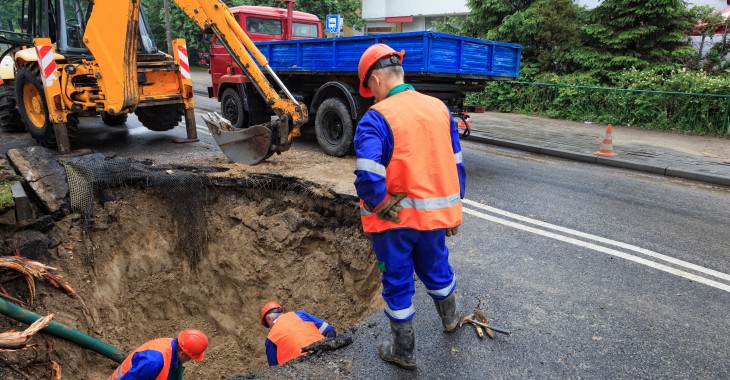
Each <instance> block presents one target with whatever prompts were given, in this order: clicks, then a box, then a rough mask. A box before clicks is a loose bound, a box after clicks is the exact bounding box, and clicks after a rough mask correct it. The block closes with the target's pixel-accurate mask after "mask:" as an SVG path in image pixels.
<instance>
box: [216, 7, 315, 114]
mask: <svg viewBox="0 0 730 380" xmlns="http://www.w3.org/2000/svg"><path fill="white" fill-rule="evenodd" d="M289 5H290V6H291V3H289ZM231 12H232V13H233V16H234V17H235V18H236V19H237V20H238V22H239V24H240V25H241V28H243V30H244V31H245V32H246V34H248V36H249V38H251V40H252V41H254V42H259V41H274V40H292V39H293V40H297V39H307V38H322V22H321V21H320V20H319V18H317V16H315V15H313V14H311V13H304V12H299V11H293V10H291V9H284V8H273V7H259V6H250V5H242V6H238V7H232V8H231ZM287 14H291V15H292V17H291V24H289V22H288V21H289V20H288V18H287ZM290 28H291V29H290ZM210 74H211V76H212V82H213V88H212V89H211V90H212V91H209V95H210V96H211V97H215V98H218V99H219V100H221V101H222V100H223V99H222V98H221V97H222V95H223V92H224V91H225V90H226V89H227V88H231V87H235V86H232V85H233V84H236V83H247V82H249V81H248V79H247V78H246V76H245V75H244V74H243V73H242V72H241V69H240V68H239V67H238V66H237V65H236V64H235V62H233V59H232V58H231V56H230V54H228V51H226V48H225V47H224V46H223V45H222V44H220V43H218V41H217V40H216V37H215V36H213V41H212V45H211V48H210ZM223 106H224V107H225V105H223Z"/></svg>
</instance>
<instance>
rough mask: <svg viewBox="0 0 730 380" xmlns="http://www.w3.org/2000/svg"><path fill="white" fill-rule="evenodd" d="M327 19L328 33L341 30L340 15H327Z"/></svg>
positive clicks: (326, 28)
mask: <svg viewBox="0 0 730 380" xmlns="http://www.w3.org/2000/svg"><path fill="white" fill-rule="evenodd" d="M325 21H326V23H325V31H326V32H327V33H337V32H339V31H340V15H327V18H326V20H325Z"/></svg>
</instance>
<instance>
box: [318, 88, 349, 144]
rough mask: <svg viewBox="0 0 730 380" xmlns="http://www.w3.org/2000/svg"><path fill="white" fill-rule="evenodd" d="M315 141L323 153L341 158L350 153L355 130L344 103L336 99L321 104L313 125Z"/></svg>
mask: <svg viewBox="0 0 730 380" xmlns="http://www.w3.org/2000/svg"><path fill="white" fill-rule="evenodd" d="M314 129H315V131H316V133H317V141H318V142H319V146H321V147H322V150H324V152H325V153H327V154H329V155H330V156H335V157H342V156H344V155H345V154H347V152H349V151H350V148H351V147H352V139H353V136H354V134H355V128H354V126H353V125H352V117H350V111H349V110H348V109H347V106H346V105H345V103H343V102H342V100H340V99H337V98H330V99H327V100H325V101H324V102H322V104H321V105H320V106H319V108H317V119H316V121H315V124H314Z"/></svg>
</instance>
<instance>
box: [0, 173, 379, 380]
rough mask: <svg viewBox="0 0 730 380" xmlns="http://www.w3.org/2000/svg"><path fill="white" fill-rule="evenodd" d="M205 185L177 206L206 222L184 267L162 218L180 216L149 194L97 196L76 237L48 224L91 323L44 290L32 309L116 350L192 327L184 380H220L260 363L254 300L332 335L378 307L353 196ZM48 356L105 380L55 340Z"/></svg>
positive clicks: (84, 355)
mask: <svg viewBox="0 0 730 380" xmlns="http://www.w3.org/2000/svg"><path fill="white" fill-rule="evenodd" d="M212 183H214V184H215V185H216V186H209V187H208V191H207V197H206V198H207V201H206V203H205V204H189V205H187V207H189V208H194V207H203V208H204V209H205V214H206V215H205V217H206V218H205V219H206V224H205V225H204V226H201V228H204V229H205V233H206V234H207V246H206V252H205V253H204V254H203V255H202V257H201V258H200V259H199V260H200V261H199V262H197V264H196V265H191V263H190V261H189V258H188V257H185V256H184V255H181V254H180V253H179V250H176V242H177V241H178V235H179V234H180V232H182V231H181V230H180V229H179V228H178V225H177V223H176V220H178V219H177V218H176V217H175V215H172V210H175V211H176V212H180V208H179V207H171V205H170V204H169V202H168V201H166V198H165V197H162V196H161V195H160V194H159V192H158V191H157V190H155V189H149V188H145V189H134V188H118V189H112V190H108V191H106V192H105V195H104V200H105V203H104V204H100V203H97V204H96V205H95V208H94V223H93V228H92V230H91V233H88V234H87V233H85V232H84V230H83V223H82V218H81V217H80V216H79V215H77V214H73V215H69V216H66V217H65V218H63V219H62V220H59V221H57V223H56V225H55V227H54V231H61V232H62V239H61V240H62V241H61V242H60V244H58V245H57V246H55V248H53V249H52V250H51V256H52V262H51V263H50V264H52V265H54V266H56V267H57V268H58V269H59V271H60V272H61V273H63V274H65V275H66V279H68V280H69V281H70V282H71V283H72V284H73V285H74V286H75V288H76V290H77V292H78V293H79V294H80V295H81V296H82V297H83V298H84V299H85V301H86V304H87V306H88V307H89V309H91V312H92V314H93V316H94V318H95V320H96V326H95V327H93V328H91V329H89V327H88V326H87V325H86V323H85V319H84V317H83V313H82V310H81V308H80V306H79V305H78V304H77V303H75V302H74V301H73V300H70V299H69V298H67V297H66V296H64V295H63V294H61V293H59V292H57V291H55V290H53V289H51V288H50V287H48V286H45V287H43V286H42V287H41V288H40V295H39V298H38V307H37V308H36V309H35V311H36V312H37V313H40V314H43V313H45V312H54V313H56V316H57V317H56V319H55V320H56V321H58V322H60V323H64V324H66V325H68V326H70V327H74V328H78V329H80V330H82V331H86V332H89V333H90V335H92V336H95V337H98V338H99V339H101V340H103V341H106V342H108V343H109V344H111V345H113V346H115V347H118V348H121V349H122V350H125V351H129V350H132V349H134V348H135V347H136V346H138V345H139V344H141V343H143V342H145V341H147V340H149V339H153V338H157V337H165V336H167V337H172V336H174V335H175V334H176V333H177V332H178V331H180V330H181V329H185V328H197V329H200V330H203V331H204V332H206V334H208V336H209V338H210V346H209V349H208V351H207V352H206V357H205V360H204V361H203V362H202V363H197V364H192V365H190V366H189V367H188V368H187V369H186V377H187V378H195V379H223V378H226V377H228V376H231V375H234V374H240V373H246V372H249V371H252V370H255V369H258V368H262V367H264V366H265V365H266V359H265V353H264V344H263V342H264V339H265V337H266V333H267V332H268V330H267V329H265V328H263V327H261V326H260V325H259V324H258V317H259V310H260V308H261V306H262V305H263V304H264V303H265V302H266V301H269V300H277V301H279V302H280V303H282V304H283V305H284V306H285V308H288V309H290V310H299V309H302V310H306V311H308V312H310V313H312V314H314V315H317V316H319V317H321V318H323V319H325V320H327V321H328V322H329V323H331V324H333V325H334V326H335V327H336V328H337V329H338V330H342V329H344V328H347V327H350V326H354V325H356V324H357V323H358V322H359V321H361V320H362V319H363V318H364V317H365V316H367V315H370V314H372V313H373V312H375V311H376V310H378V309H380V308H382V299H381V298H380V281H379V276H380V272H379V271H378V269H377V266H376V263H375V257H374V255H373V254H372V253H371V249H370V244H369V241H368V240H367V238H366V237H365V236H364V235H363V233H362V232H361V229H360V226H359V221H358V214H357V212H356V210H357V206H356V199H355V198H354V197H352V196H350V195H341V194H337V193H334V192H332V191H329V190H327V189H323V188H321V187H319V186H316V185H313V184H311V183H307V182H302V181H299V180H296V179H293V178H282V177H272V176H267V177H266V178H263V177H257V176H256V175H255V174H251V175H245V174H242V177H240V176H239V177H236V178H232V177H230V176H221V177H219V178H214V179H213V180H212ZM179 202H183V203H184V202H186V199H179ZM53 352H54V356H55V360H56V361H58V362H59V363H60V364H61V365H62V367H63V374H64V378H69V379H99V378H105V377H106V376H108V375H109V373H111V371H112V370H113V369H114V368H115V367H116V364H114V363H113V362H112V361H111V360H108V359H105V358H103V357H101V356H99V355H97V354H94V353H90V352H87V351H83V350H81V349H79V348H77V347H75V346H73V345H71V344H69V343H67V342H63V341H60V340H58V339H56V340H55V346H54V348H53ZM0 367H2V364H0ZM1 373H2V368H0V374H1ZM13 376H14V375H13V373H9V375H8V376H7V377H3V376H0V377H2V378H8V379H13ZM19 378H20V377H19Z"/></svg>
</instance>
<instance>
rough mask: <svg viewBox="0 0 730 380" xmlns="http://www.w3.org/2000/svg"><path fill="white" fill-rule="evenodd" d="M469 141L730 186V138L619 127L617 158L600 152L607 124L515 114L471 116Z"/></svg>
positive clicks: (615, 141)
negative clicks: (600, 154)
mask: <svg viewBox="0 0 730 380" xmlns="http://www.w3.org/2000/svg"><path fill="white" fill-rule="evenodd" d="M470 116H471V118H470V121H471V124H472V133H471V136H470V137H467V138H466V139H467V140H471V141H477V142H483V143H488V144H493V145H498V146H503V147H507V148H513V149H519V150H525V151H529V152H534V153H541V154H546V155H550V156H556V157H562V158H568V159H572V160H578V161H585V162H590V163H597V164H602V165H609V166H615V167H620V168H625V169H633V170H640V171H645V172H650V173H655V174H662V175H667V176H672V177H680V178H686V179H692V180H696V181H703V182H708V183H713V184H719V185H725V186H730V139H728V138H720V137H710V136H692V135H683V134H680V133H672V132H664V131H656V130H644V129H635V128H629V127H617V126H614V128H613V149H614V151H615V152H616V153H617V155H616V156H615V157H611V158H609V157H601V156H597V155H595V154H594V152H595V151H597V150H598V148H599V147H600V145H601V142H602V141H603V136H604V134H605V133H606V125H605V124H587V123H579V122H573V121H565V120H556V119H549V118H545V117H540V116H528V115H521V114H511V113H498V112H487V113H481V114H478V113H472V114H470Z"/></svg>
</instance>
